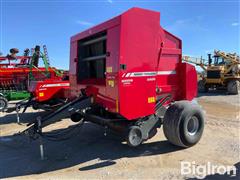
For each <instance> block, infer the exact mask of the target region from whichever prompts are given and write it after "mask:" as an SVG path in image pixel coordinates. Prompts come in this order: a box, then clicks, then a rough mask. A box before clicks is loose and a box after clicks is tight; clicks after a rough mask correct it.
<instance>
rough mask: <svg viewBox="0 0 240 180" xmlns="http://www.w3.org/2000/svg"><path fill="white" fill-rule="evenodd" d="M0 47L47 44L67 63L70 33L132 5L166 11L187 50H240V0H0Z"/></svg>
mask: <svg viewBox="0 0 240 180" xmlns="http://www.w3.org/2000/svg"><path fill="white" fill-rule="evenodd" d="M0 6H1V7H0V20H1V23H0V24H1V28H0V51H1V52H3V53H4V54H7V53H8V51H9V49H10V48H12V47H16V48H19V49H20V50H21V51H22V50H23V49H25V48H27V47H28V48H31V47H33V46H35V45H36V44H39V45H44V44H46V45H47V47H48V53H49V57H50V60H51V65H53V66H56V67H59V68H64V69H68V67H69V48H70V43H69V42H70V37H71V36H72V35H74V34H76V33H79V32H81V31H83V30H85V29H87V28H90V27H91V26H94V25H96V24H98V23H101V22H103V21H105V20H108V19H109V18H112V17H114V16H117V15H119V14H121V13H122V12H124V11H126V10H128V9H129V8H131V7H142V8H147V9H151V10H155V11H159V12H160V13H161V18H160V24H161V25H162V27H164V28H165V29H167V30H168V31H169V32H171V33H173V34H174V35H176V36H178V37H179V38H180V39H182V42H183V54H186V55H192V56H201V55H202V56H204V57H206V56H207V55H206V54H207V53H209V52H212V51H213V50H214V49H220V50H224V51H230V52H234V51H235V52H238V53H239V51H240V46H239V40H240V39H239V38H240V36H239V16H240V15H239V1H230V0H229V1H226V0H225V1H216V0H215V1H211V0H201V1H193V0H185V1H180V0H178V1H174V0H173V1H167V0H165V1H160V0H155V1H154V0H145V1H138V0H128V1H120V0H99V1H97V0H88V1H87V0H75V1H71V0H68V1H67V0H62V1H61V0H58V1H54V0H52V1H49V0H48V1H47V0H36V1H33V0H32V1H28V0H23V1H21V0H18V1H17V0H0Z"/></svg>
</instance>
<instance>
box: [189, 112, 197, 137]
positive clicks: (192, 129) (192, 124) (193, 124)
mask: <svg viewBox="0 0 240 180" xmlns="http://www.w3.org/2000/svg"><path fill="white" fill-rule="evenodd" d="M198 129H199V121H198V118H197V117H195V116H193V117H191V119H190V120H189V121H188V124H187V131H188V134H189V135H191V136H193V135H195V134H196V133H197V131H198Z"/></svg>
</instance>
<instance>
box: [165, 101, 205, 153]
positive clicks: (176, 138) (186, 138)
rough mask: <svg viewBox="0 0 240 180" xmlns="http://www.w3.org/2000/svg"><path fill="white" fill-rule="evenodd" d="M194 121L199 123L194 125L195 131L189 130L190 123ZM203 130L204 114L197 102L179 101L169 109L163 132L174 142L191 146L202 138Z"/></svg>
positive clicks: (183, 145) (182, 145) (178, 144)
mask: <svg viewBox="0 0 240 180" xmlns="http://www.w3.org/2000/svg"><path fill="white" fill-rule="evenodd" d="M193 119H194V120H193ZM192 121H194V122H195V124H197V125H198V126H197V125H195V126H196V127H195V126H194V127H195V131H194V132H195V133H193V132H190V130H189V124H191V122H192ZM203 130H204V115H203V112H202V110H201V108H200V107H199V106H198V105H197V104H191V103H190V102H188V101H179V102H176V103H174V104H173V105H171V106H170V107H169V108H168V109H167V112H166V114H165V116H164V119H163V132H164V135H165V137H166V138H167V139H168V140H169V141H170V142H171V143H172V144H174V145H177V146H181V147H185V148H187V147H191V146H193V145H195V144H196V143H197V142H198V141H199V140H200V139H201V136H202V133H203Z"/></svg>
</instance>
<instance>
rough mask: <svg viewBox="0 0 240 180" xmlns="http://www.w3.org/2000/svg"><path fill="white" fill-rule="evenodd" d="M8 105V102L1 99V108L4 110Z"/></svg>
mask: <svg viewBox="0 0 240 180" xmlns="http://www.w3.org/2000/svg"><path fill="white" fill-rule="evenodd" d="M5 106H6V103H5V102H4V101H3V100H0V110H3V109H4V108H5Z"/></svg>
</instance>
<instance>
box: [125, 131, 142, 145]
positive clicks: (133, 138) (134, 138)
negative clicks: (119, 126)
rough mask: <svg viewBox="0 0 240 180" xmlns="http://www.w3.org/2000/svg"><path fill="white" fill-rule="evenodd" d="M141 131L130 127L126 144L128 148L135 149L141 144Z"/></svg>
mask: <svg viewBox="0 0 240 180" xmlns="http://www.w3.org/2000/svg"><path fill="white" fill-rule="evenodd" d="M142 142H143V138H142V131H141V129H140V127H138V126H131V127H130V128H129V131H128V135H127V144H128V145H129V146H130V147H137V146H139V145H140V144H142Z"/></svg>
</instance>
